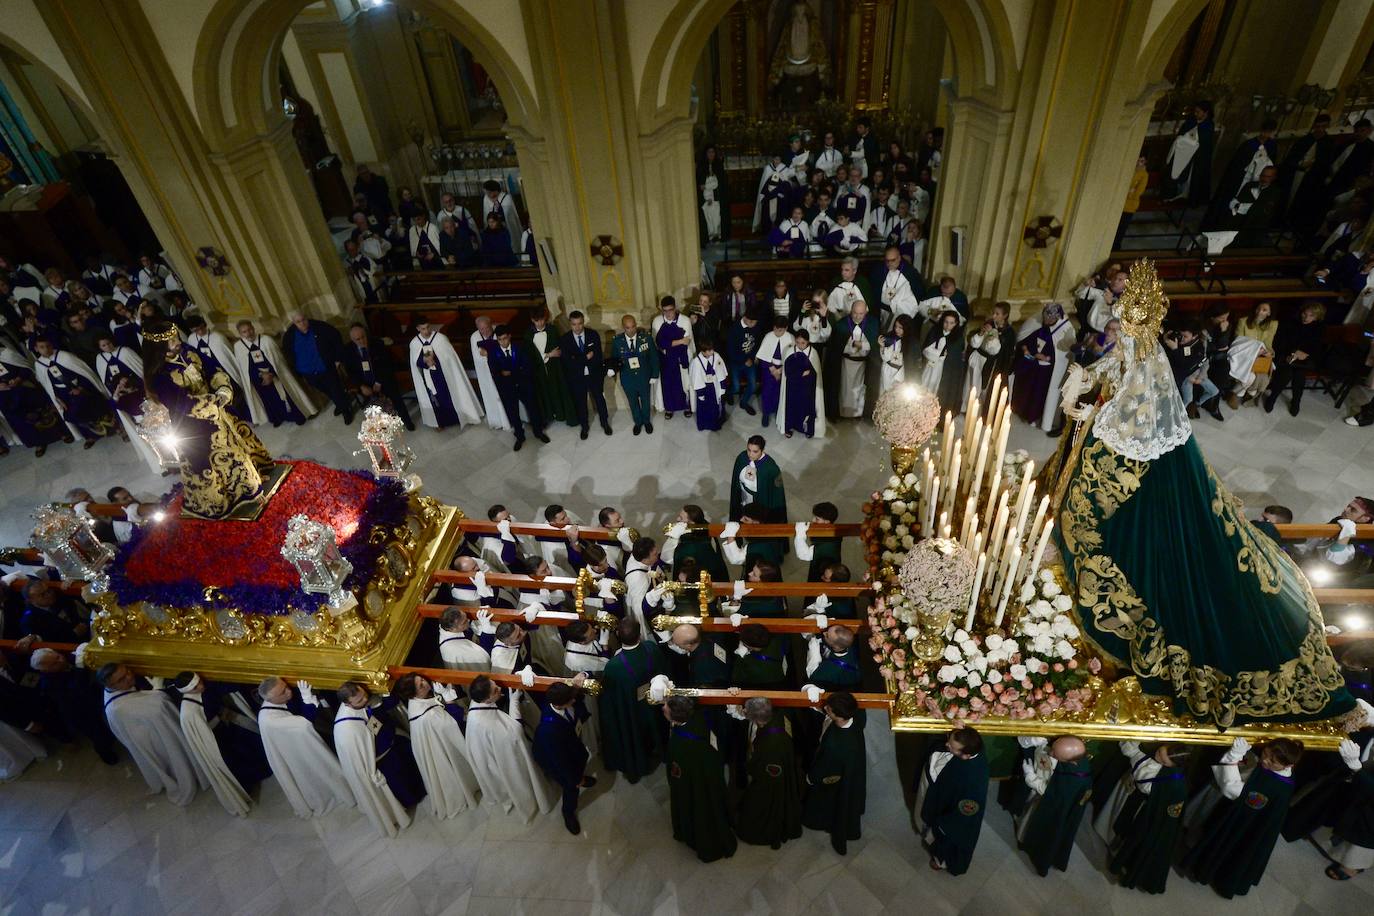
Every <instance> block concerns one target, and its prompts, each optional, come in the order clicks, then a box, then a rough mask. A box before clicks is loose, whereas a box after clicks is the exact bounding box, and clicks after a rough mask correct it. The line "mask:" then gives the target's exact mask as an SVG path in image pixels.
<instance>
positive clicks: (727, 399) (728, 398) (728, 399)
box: [721, 394, 735, 405]
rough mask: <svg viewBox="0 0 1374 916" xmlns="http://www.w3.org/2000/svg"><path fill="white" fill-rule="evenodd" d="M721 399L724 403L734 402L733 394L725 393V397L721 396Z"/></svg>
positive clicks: (731, 403)
mask: <svg viewBox="0 0 1374 916" xmlns="http://www.w3.org/2000/svg"><path fill="white" fill-rule="evenodd" d="M721 400H722V401H723V402H724V403H726V404H730V405H733V404H734V403H735V396H734V395H733V394H727V395H726V396H725V397H723V398H721Z"/></svg>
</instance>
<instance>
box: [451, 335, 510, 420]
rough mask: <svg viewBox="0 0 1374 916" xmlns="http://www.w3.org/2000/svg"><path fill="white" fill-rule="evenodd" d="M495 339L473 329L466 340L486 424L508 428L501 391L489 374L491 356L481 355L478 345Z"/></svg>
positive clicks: (481, 351)
mask: <svg viewBox="0 0 1374 916" xmlns="http://www.w3.org/2000/svg"><path fill="white" fill-rule="evenodd" d="M495 339H496V337H495V335H493V336H491V337H483V336H482V332H481V331H473V332H472V336H471V337H469V338H468V342H469V345H470V346H471V348H472V366H473V368H474V369H476V370H477V387H478V389H479V390H480V391H481V392H482V406H483V408H484V409H485V410H486V412H487V425H488V426H490V427H491V428H492V429H510V428H511V426H510V420H509V419H507V418H506V409H505V407H504V406H503V405H502V404H501V392H500V391H498V390H496V379H495V378H493V377H492V374H491V358H490V357H488V356H483V355H482V353H483V352H485V351H483V350H482V349H481V348H480V347H478V344H479V343H481V342H482V341H483V340H495ZM445 375H447V373H445Z"/></svg>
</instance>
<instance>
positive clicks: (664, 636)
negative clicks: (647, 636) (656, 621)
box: [654, 630, 673, 646]
mask: <svg viewBox="0 0 1374 916" xmlns="http://www.w3.org/2000/svg"><path fill="white" fill-rule="evenodd" d="M654 635H655V636H657V637H658V641H659V642H661V643H663V644H664V645H667V646H671V645H672V643H670V642H668V640H670V639H672V638H673V634H672V633H669V632H668V631H667V630H654Z"/></svg>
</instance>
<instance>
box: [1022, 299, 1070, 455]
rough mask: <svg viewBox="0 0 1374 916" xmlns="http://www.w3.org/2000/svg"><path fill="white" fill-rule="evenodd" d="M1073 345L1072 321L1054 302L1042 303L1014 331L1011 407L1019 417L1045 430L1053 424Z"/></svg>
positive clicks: (1050, 428)
mask: <svg viewBox="0 0 1374 916" xmlns="http://www.w3.org/2000/svg"><path fill="white" fill-rule="evenodd" d="M1072 348H1073V325H1071V324H1069V320H1068V319H1067V318H1065V317H1064V307H1063V306H1061V305H1059V304H1058V303H1056V302H1051V303H1050V304H1049V305H1047V306H1045V307H1044V308H1043V309H1042V310H1041V312H1040V316H1039V317H1038V318H1029V319H1027V320H1026V321H1025V322H1024V323H1023V324H1022V325H1021V329H1020V331H1018V332H1017V342H1016V357H1015V362H1014V364H1013V366H1012V370H1011V371H1012V374H1013V376H1014V383H1013V385H1012V389H1011V409H1012V411H1013V412H1014V413H1015V414H1016V415H1017V416H1018V417H1020V418H1021V419H1023V420H1025V421H1026V422H1027V423H1030V424H1032V425H1038V426H1039V427H1040V428H1041V429H1043V430H1044V431H1045V432H1050V431H1052V430H1053V429H1054V428H1055V425H1056V424H1055V419H1056V417H1057V416H1058V415H1059V395H1058V392H1059V386H1060V384H1061V382H1062V381H1063V379H1064V372H1065V371H1066V370H1067V369H1068V365H1069V351H1070V350H1071V349H1072Z"/></svg>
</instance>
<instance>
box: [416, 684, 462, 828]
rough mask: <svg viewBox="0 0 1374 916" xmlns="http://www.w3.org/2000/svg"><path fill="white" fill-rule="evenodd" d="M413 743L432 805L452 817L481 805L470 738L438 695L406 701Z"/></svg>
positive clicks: (439, 813)
mask: <svg viewBox="0 0 1374 916" xmlns="http://www.w3.org/2000/svg"><path fill="white" fill-rule="evenodd" d="M406 716H407V718H409V719H410V746H411V750H412V751H414V753H415V763H416V764H417V765H418V766H419V768H420V777H421V778H422V779H424V781H425V790H426V792H427V793H428V798H429V809H430V811H432V812H433V813H434V816H435V817H439V818H450V817H453V816H454V815H456V814H460V813H462V812H463V811H466V810H467V809H469V808H475V807H477V801H478V794H479V792H480V787H479V786H478V784H477V775H476V774H475V773H473V772H472V765H471V764H470V763H468V750H467V739H466V738H464V737H463V730H462V728H460V727H459V725H458V723H457V721H456V720H454V718H453V716H451V715H449V714H448V710H446V709H445V708H444V701H443V700H440V699H439V698H438V697H428V698H426V699H423V700H422V699H420V698H419V697H415V698H414V699H412V700H410V701H409V702H407V703H406Z"/></svg>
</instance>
